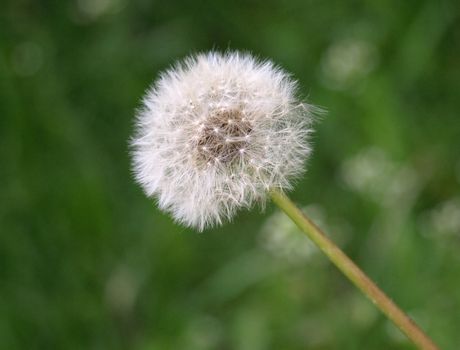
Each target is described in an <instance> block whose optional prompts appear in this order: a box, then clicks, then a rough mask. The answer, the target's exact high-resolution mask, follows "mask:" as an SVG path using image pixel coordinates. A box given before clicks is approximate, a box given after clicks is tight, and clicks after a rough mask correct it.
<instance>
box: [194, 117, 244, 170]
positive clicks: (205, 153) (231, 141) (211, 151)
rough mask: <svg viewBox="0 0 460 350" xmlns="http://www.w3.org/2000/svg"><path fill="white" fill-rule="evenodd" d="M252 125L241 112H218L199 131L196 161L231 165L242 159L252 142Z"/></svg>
mask: <svg viewBox="0 0 460 350" xmlns="http://www.w3.org/2000/svg"><path fill="white" fill-rule="evenodd" d="M251 131H252V126H251V123H250V122H249V121H248V120H247V119H246V118H245V117H244V116H243V114H242V112H241V111H239V110H218V111H215V112H213V113H212V114H210V115H209V117H208V118H207V119H206V121H205V122H204V123H203V127H202V128H201V130H199V131H198V132H199V136H198V139H197V143H196V146H197V147H196V150H197V152H196V155H197V156H196V160H197V162H198V163H199V164H215V163H218V162H219V163H231V162H233V161H235V160H236V159H238V158H239V157H242V156H243V155H244V153H245V149H246V148H247V145H248V143H249V140H250V134H251Z"/></svg>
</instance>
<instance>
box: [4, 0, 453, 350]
mask: <svg viewBox="0 0 460 350" xmlns="http://www.w3.org/2000/svg"><path fill="white" fill-rule="evenodd" d="M104 4H107V6H106V7H104V6H105V5H104ZM98 6H99V7H98ZM0 12H1V14H0V184H1V185H0V186H1V188H0V348H2V349H9V350H16V349H18V350H19V349H136V350H137V349H139V350H157V349H158V350H164V349H187V350H194V349H196V350H203V349H238V350H246V349H248V350H258V349H289V350H290V349H293V350H295V349H306V348H308V349H315V350H319V349H341V350H346V349H373V350H379V349H382V350H384V349H385V350H387V349H397V350H399V349H411V346H410V344H409V343H408V342H407V341H406V340H405V338H404V337H403V336H402V335H400V334H399V333H398V332H397V330H396V329H395V328H394V327H393V326H391V325H390V324H389V323H388V322H387V321H386V320H385V318H384V317H383V316H381V315H380V314H379V313H378V312H377V311H376V310H375V309H374V308H373V306H372V305H371V304H370V303H368V302H367V300H365V299H364V297H362V296H361V295H360V293H359V292H358V291H357V290H355V289H354V287H353V286H352V285H350V283H349V282H348V281H347V280H345V279H344V278H343V276H341V275H340V273H339V272H338V271H336V270H335V268H334V267H333V266H331V264H330V263H329V262H328V261H327V260H326V259H325V258H324V257H323V256H322V255H321V254H317V253H315V252H313V253H312V254H310V255H308V256H307V257H305V258H299V259H289V258H288V256H289V255H287V256H286V254H284V255H283V254H276V249H275V250H270V249H268V250H267V249H266V244H264V242H265V241H266V240H267V239H269V235H270V232H269V230H268V231H267V230H264V229H263V227H265V226H264V224H265V222H266V221H267V219H268V218H269V217H270V216H271V215H272V212H273V210H274V209H273V208H271V207H270V208H268V210H267V211H266V212H265V213H260V212H259V211H258V210H253V211H251V212H243V213H241V215H239V216H238V218H237V220H235V222H234V223H232V224H228V225H225V226H224V227H221V228H217V229H215V230H212V231H206V232H205V233H203V234H197V233H195V232H192V231H189V230H186V229H183V228H182V227H179V226H176V225H175V224H174V223H173V222H172V221H171V219H170V218H169V217H167V216H165V215H163V214H162V213H160V212H159V211H158V210H157V209H156V207H155V204H154V202H153V201H151V200H148V199H147V198H145V196H144V195H143V194H142V192H141V190H140V189H139V187H138V186H137V185H136V184H134V182H133V180H132V176H131V171H130V160H129V153H128V139H129V137H130V135H131V133H132V129H133V114H134V110H135V108H137V107H138V106H139V99H140V97H141V96H142V94H143V91H144V90H145V89H146V88H147V87H148V85H149V84H150V83H151V82H152V80H153V79H154V78H155V76H156V74H157V73H158V71H159V70H161V69H164V68H166V67H168V66H169V65H170V64H171V63H173V61H175V60H176V59H177V58H181V57H184V56H185V55H187V54H189V53H190V52H196V51H203V50H209V49H212V48H216V49H221V50H225V49H227V48H231V49H246V50H250V51H252V52H254V53H255V54H256V55H259V56H261V57H269V58H271V59H273V60H274V61H275V62H277V63H279V64H281V65H282V66H283V67H285V68H286V69H287V70H289V71H291V72H292V73H293V74H294V75H295V76H296V77H297V78H298V79H299V81H300V84H301V90H302V91H303V93H304V94H305V95H306V96H308V99H309V101H311V102H312V103H315V104H318V105H320V106H322V107H324V108H325V109H327V110H328V113H327V115H326V116H324V117H323V118H321V121H319V122H318V123H317V127H316V128H317V132H316V134H315V135H314V145H315V153H314V155H313V157H312V159H311V161H310V162H309V165H308V172H307V175H306V176H305V178H304V179H303V180H302V181H301V182H300V183H299V184H298V185H297V187H296V190H295V191H294V192H293V193H292V197H293V198H294V199H295V200H296V201H297V202H299V203H301V204H302V205H308V207H307V210H309V211H310V214H311V215H312V216H314V215H317V217H318V218H320V219H321V218H322V221H323V224H322V225H323V226H324V228H326V229H327V232H328V233H329V234H330V235H331V236H332V237H334V239H335V240H336V241H338V242H339V244H340V245H341V247H342V248H343V249H344V250H345V251H346V252H347V254H349V255H350V256H351V257H352V258H353V259H354V260H355V261H356V262H357V263H358V264H359V265H360V266H361V267H362V268H363V269H364V270H365V271H366V272H367V273H368V274H369V275H370V276H371V277H372V278H373V279H375V280H376V281H377V282H378V284H379V285H380V286H381V287H382V289H383V290H385V291H386V292H387V293H388V294H389V295H390V296H392V297H393V298H394V299H395V301H397V303H398V304H399V305H400V306H401V307H402V308H404V309H405V310H407V311H408V312H409V313H410V315H411V316H412V317H413V318H414V319H416V321H417V322H418V323H419V324H420V325H421V326H422V327H423V328H424V329H425V330H426V331H427V333H428V334H430V336H432V338H433V339H434V340H435V341H436V342H437V343H439V345H440V347H441V348H442V349H452V350H455V349H457V347H458V344H460V335H459V332H458V330H459V325H460V278H459V276H460V254H459V253H458V252H459V249H460V222H459V221H460V219H459V218H460V154H459V149H460V138H459V135H460V119H459V117H458V113H459V110H460V89H459V88H458V86H459V82H460V65H459V64H458V62H460V44H459V43H460V40H459V33H460V22H459V15H458V14H460V9H459V6H458V4H457V3H456V2H455V1H453V0H452V1H435V0H429V1H422V2H419V1H408V2H398V1H390V2H378V1H361V2H344V1H338V0H335V1H329V2H320V1H300V0H299V1H289V2H286V3H283V2H277V1H265V2H261V1H260V2H258V1H234V2H227V1H205V2H197V1H193V2H192V1H167V2H158V1H157V2H153V1H145V0H138V1H123V0H118V1H116V0H110V1H107V2H104V1H101V0H99V1H94V2H92V1H84V0H80V1H59V2H58V1H54V2H53V1H42V2H38V1H29V2H28V1H13V0H12V1H7V2H6V3H4V4H2V10H1V11H0ZM312 204H313V205H312ZM292 236H295V233H293V234H292ZM275 248H276V247H275ZM279 250H281V247H280V248H279ZM274 252H275V253H274Z"/></svg>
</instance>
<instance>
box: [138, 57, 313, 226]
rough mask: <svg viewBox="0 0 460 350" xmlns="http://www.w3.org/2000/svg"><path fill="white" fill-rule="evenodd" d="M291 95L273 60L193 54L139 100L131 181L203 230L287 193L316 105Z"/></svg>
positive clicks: (300, 165) (293, 90) (291, 86)
mask: <svg viewBox="0 0 460 350" xmlns="http://www.w3.org/2000/svg"><path fill="white" fill-rule="evenodd" d="M215 82H218V84H217V88H216V86H215V85H214V84H215ZM296 94H297V87H296V82H295V81H293V80H292V79H291V78H290V76H289V75H288V74H287V73H285V72H284V71H283V70H281V69H280V68H278V67H277V66H275V65H274V64H273V63H271V62H270V61H258V60H256V59H254V58H253V57H252V56H250V55H248V54H241V53H238V52H234V53H227V54H220V53H214V52H212V53H208V54H200V55H197V56H193V57H189V58H188V59H186V60H185V61H184V62H182V63H179V64H177V65H176V66H175V67H173V68H171V69H170V70H168V71H166V72H164V73H163V74H162V75H161V76H160V78H159V79H158V81H157V82H156V83H155V84H154V85H153V86H152V87H151V88H150V89H149V90H148V92H147V93H146V96H145V97H144V100H143V101H144V106H143V108H142V109H141V110H140V111H139V112H138V114H137V130H136V135H135V137H134V138H133V140H132V148H133V167H134V172H135V176H136V180H137V182H138V183H139V184H140V185H141V186H142V187H143V189H144V191H145V192H146V194H147V195H148V196H153V197H155V198H157V200H158V205H159V207H160V208H161V209H163V210H165V211H167V212H169V213H171V214H172V216H173V217H174V219H175V220H177V221H178V222H180V223H183V224H185V225H187V226H191V227H194V228H196V229H198V230H200V231H201V230H203V229H205V228H207V227H211V226H213V225H216V224H220V223H222V222H224V221H226V220H230V219H232V218H233V217H234V216H235V214H236V212H237V211H238V209H241V208H250V207H251V206H253V205H254V204H256V203H264V202H265V201H266V199H267V190H269V189H281V190H289V189H290V188H291V183H292V180H293V179H295V178H296V177H297V176H299V175H301V174H302V173H303V172H304V164H305V160H306V158H307V157H308V155H309V154H310V151H311V149H310V146H309V144H308V135H309V134H310V133H311V128H310V125H311V111H312V106H310V105H308V104H305V103H301V102H299V100H298V98H297V96H296ZM187 109H188V110H189V111H190V112H187V113H184V111H187ZM192 110H193V111H192ZM270 144H276V145H278V146H279V147H280V148H282V149H283V152H279V151H277V152H273V151H270V149H271V148H270V147H268V146H269V145H270ZM254 164H257V171H254V169H255V166H254Z"/></svg>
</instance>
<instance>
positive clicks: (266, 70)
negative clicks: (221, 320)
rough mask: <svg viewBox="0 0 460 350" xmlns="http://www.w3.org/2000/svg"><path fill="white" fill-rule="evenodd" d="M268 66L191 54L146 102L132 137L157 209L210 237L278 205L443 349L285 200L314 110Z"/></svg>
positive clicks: (378, 300) (388, 310)
mask: <svg viewBox="0 0 460 350" xmlns="http://www.w3.org/2000/svg"><path fill="white" fill-rule="evenodd" d="M297 95H298V94H297V84H296V82H295V81H294V80H293V79H292V78H290V76H289V75H288V74H287V73H285V72H284V71H283V70H282V69H280V68H279V67H277V66H275V65H274V64H273V63H271V62H270V61H259V60H256V59H255V58H253V57H252V56H250V55H248V54H241V53H237V52H235V53H227V54H219V53H209V54H201V55H197V56H192V57H189V58H188V59H186V60H185V61H183V62H181V63H179V64H177V65H176V66H175V67H173V68H171V69H170V70H168V71H166V72H165V73H163V74H162V75H161V76H160V78H159V80H158V81H157V82H156V83H155V84H154V85H153V87H152V88H151V89H150V90H149V91H148V92H147V94H146V96H145V97H144V100H143V102H144V104H143V107H142V108H141V109H140V110H139V112H138V114H137V132H136V136H135V137H134V139H133V140H132V147H133V163H134V172H135V176H136V180H137V181H138V182H139V184H140V185H141V186H142V187H143V189H144V191H145V192H146V194H147V195H148V196H151V197H155V198H157V200H158V203H159V206H160V208H162V209H163V210H165V211H167V212H169V213H171V214H172V216H173V217H174V219H175V220H176V221H178V222H180V223H182V224H185V225H188V226H191V227H194V228H196V229H198V230H203V229H205V228H207V227H210V226H213V225H216V224H221V223H222V222H224V221H226V220H230V219H231V218H233V217H234V216H235V214H236V212H237V211H238V209H241V208H250V207H251V206H253V205H254V204H255V203H261V204H262V205H263V204H264V203H265V201H266V200H267V198H271V199H272V200H273V202H274V203H275V204H276V205H278V206H279V207H280V208H281V209H282V210H283V211H284V212H285V213H286V214H287V215H288V216H289V218H290V219H291V220H292V221H293V222H294V223H295V224H296V225H297V226H298V227H299V228H300V229H301V231H302V232H303V233H305V234H306V235H307V236H308V237H309V238H310V239H311V240H312V241H313V242H314V243H315V244H316V245H317V246H318V247H319V248H320V249H321V250H322V251H323V253H324V254H325V255H326V256H327V257H328V258H329V259H330V260H331V261H332V262H333V263H334V264H335V265H336V266H337V267H338V268H339V269H340V270H341V271H342V272H343V273H344V275H345V276H347V277H348V278H349V279H350V280H351V281H352V282H353V283H354V284H355V285H356V286H357V287H358V288H359V289H360V290H361V291H362V292H363V293H364V294H365V295H366V296H367V297H368V298H369V299H370V300H372V301H373V302H374V304H375V305H376V306H377V307H378V308H380V310H381V311H382V312H383V313H384V314H385V315H386V316H387V317H388V318H389V319H390V320H391V321H392V322H393V323H394V324H395V325H397V326H398V327H399V328H400V329H401V330H402V331H403V332H404V333H405V334H406V335H407V336H408V337H409V338H410V339H411V340H412V341H413V342H414V344H416V345H417V346H419V347H420V348H421V349H430V350H436V349H438V348H437V347H436V345H435V344H434V343H433V342H432V340H431V339H430V338H429V337H428V336H427V335H426V334H425V333H424V332H423V331H422V330H421V329H420V328H419V327H418V326H417V325H416V324H415V323H414V322H413V321H412V320H411V319H410V318H409V317H408V316H407V315H406V314H405V313H404V312H403V311H402V310H401V309H399V308H398V306H397V305H396V304H394V303H393V301H391V299H389V298H388V297H387V296H386V295H385V294H384V293H383V292H382V291H381V290H380V289H379V288H378V287H377V285H375V283H374V282H373V281H372V280H371V279H370V278H369V277H368V276H367V275H366V274H365V273H364V272H363V271H362V270H361V269H360V268H359V267H358V266H357V265H356V264H354V263H353V261H351V260H350V258H348V257H347V256H346V255H345V254H344V253H343V252H342V250H340V248H339V247H338V246H337V245H336V244H335V243H334V242H332V241H331V240H330V239H329V238H328V237H327V236H326V235H325V234H324V233H323V232H322V231H321V230H320V229H319V228H318V227H317V226H316V225H315V224H314V223H313V222H312V221H311V220H310V219H308V217H307V216H305V214H304V213H302V211H301V210H300V209H299V208H298V207H296V206H295V204H294V203H293V202H292V201H290V199H289V198H288V197H287V196H286V195H285V194H284V192H285V191H286V190H289V189H291V187H292V181H293V180H295V179H296V178H297V177H298V176H299V175H301V174H302V173H303V172H304V168H305V166H304V165H305V161H306V159H307V157H308V155H309V154H310V152H311V149H310V146H309V143H308V136H309V135H310V133H311V132H312V130H311V120H312V111H313V110H314V108H313V107H312V106H311V105H308V104H306V103H303V102H301V101H300V100H299V99H298V98H297Z"/></svg>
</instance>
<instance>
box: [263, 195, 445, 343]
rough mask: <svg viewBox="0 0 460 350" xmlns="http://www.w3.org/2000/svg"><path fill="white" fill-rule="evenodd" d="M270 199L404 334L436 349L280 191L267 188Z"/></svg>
mask: <svg viewBox="0 0 460 350" xmlns="http://www.w3.org/2000/svg"><path fill="white" fill-rule="evenodd" d="M270 196H271V198H272V200H273V202H274V203H275V204H276V205H277V206H278V207H280V208H281V209H282V210H283V211H284V212H285V213H286V214H287V215H288V216H289V217H290V218H291V219H292V221H293V222H294V223H295V224H296V225H297V226H298V227H299V228H300V229H301V230H302V232H303V233H305V234H306V235H307V236H308V237H309V238H310V239H311V240H312V241H313V242H314V243H315V244H316V245H317V246H318V247H319V248H320V249H321V250H322V251H323V253H324V254H326V255H327V257H328V258H329V259H330V260H331V261H332V262H333V263H334V264H335V265H336V266H337V267H338V268H339V270H340V271H342V272H343V274H344V275H345V276H347V277H348V279H349V280H350V281H351V282H353V284H354V285H355V286H356V287H358V288H359V289H360V290H361V291H362V292H363V293H364V294H365V295H366V296H367V297H368V298H369V299H370V300H371V301H372V302H373V303H374V304H375V305H376V306H377V307H378V308H379V309H380V310H381V311H382V312H383V313H384V314H385V315H386V316H387V317H388V318H389V319H390V320H391V321H392V322H393V323H394V324H395V325H396V326H397V327H398V328H399V329H400V330H401V331H402V332H404V333H405V334H406V335H407V337H408V338H409V339H410V340H411V341H412V342H413V343H414V344H415V345H416V346H417V347H418V348H419V349H422V350H438V347H437V346H436V345H435V344H434V342H433V341H432V340H431V339H430V338H429V337H428V336H427V335H426V334H425V333H424V332H423V331H422V330H421V329H420V328H419V327H418V326H417V325H416V324H415V322H414V321H412V320H411V319H410V318H409V316H407V315H406V314H405V313H404V312H403V311H402V310H401V309H400V308H399V307H398V306H397V305H396V304H395V303H394V302H393V301H392V300H391V299H390V298H389V297H388V296H387V295H386V294H385V293H384V292H383V291H382V290H381V289H380V288H379V287H377V285H376V284H375V283H374V282H373V281H372V280H371V279H370V278H369V277H368V276H367V275H366V274H365V273H364V272H363V271H362V270H361V269H360V268H359V267H358V266H357V265H356V264H355V263H354V262H353V261H352V260H351V259H350V258H349V257H348V256H347V255H345V253H344V252H343V251H342V250H341V249H340V248H339V247H338V246H337V245H336V244H335V243H334V242H332V241H331V240H330V239H329V238H328V237H327V236H326V235H325V234H324V233H323V232H322V231H321V230H320V229H319V228H318V227H317V226H316V225H315V224H314V223H313V222H312V221H311V220H310V219H309V218H308V217H307V216H305V214H304V213H302V211H301V210H300V209H299V208H298V207H297V206H296V205H295V204H294V203H293V202H292V201H291V200H290V199H289V198H288V197H287V196H286V195H284V194H283V193H282V192H280V191H277V190H272V191H270Z"/></svg>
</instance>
